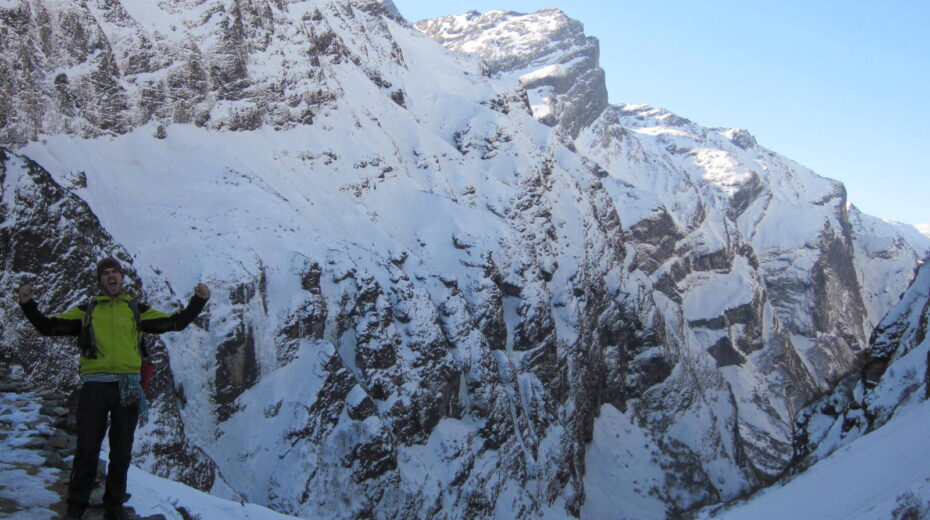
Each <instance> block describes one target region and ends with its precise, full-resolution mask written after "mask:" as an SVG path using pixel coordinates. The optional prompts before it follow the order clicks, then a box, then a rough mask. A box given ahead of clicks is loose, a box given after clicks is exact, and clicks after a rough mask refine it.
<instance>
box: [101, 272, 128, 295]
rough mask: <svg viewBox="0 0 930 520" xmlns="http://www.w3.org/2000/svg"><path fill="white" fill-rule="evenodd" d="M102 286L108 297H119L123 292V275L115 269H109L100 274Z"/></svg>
mask: <svg viewBox="0 0 930 520" xmlns="http://www.w3.org/2000/svg"><path fill="white" fill-rule="evenodd" d="M100 285H102V286H103V292H104V294H106V295H107V296H110V297H113V296H118V295H119V293H120V292H122V290H123V273H121V272H119V269H117V268H115V267H107V268H106V269H104V270H103V273H101V274H100Z"/></svg>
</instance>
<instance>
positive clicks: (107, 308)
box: [21, 293, 207, 375]
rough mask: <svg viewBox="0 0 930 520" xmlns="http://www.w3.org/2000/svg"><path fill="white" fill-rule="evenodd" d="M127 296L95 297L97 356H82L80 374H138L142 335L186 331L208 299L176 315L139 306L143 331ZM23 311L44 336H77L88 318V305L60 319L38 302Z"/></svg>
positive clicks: (195, 300)
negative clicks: (46, 313)
mask: <svg viewBox="0 0 930 520" xmlns="http://www.w3.org/2000/svg"><path fill="white" fill-rule="evenodd" d="M131 301H132V298H131V297H130V296H129V294H128V293H122V294H120V295H119V296H116V297H115V298H112V297H110V296H95V297H94V302H95V303H94V309H93V315H92V316H91V326H92V327H93V331H94V340H95V343H96V347H97V356H96V357H95V358H88V357H85V356H84V355H81V357H80V360H79V361H78V363H79V365H80V372H81V375H87V374H101V373H103V374H138V373H139V371H140V369H141V367H142V357H141V353H140V352H139V339H140V336H141V334H142V333H143V332H148V333H154V334H161V333H163V332H170V331H176V330H183V329H184V328H186V327H187V326H188V325H189V324H190V323H191V322H192V321H193V320H194V318H196V317H197V315H198V314H200V311H201V310H203V307H204V305H206V302H207V301H206V300H204V299H203V298H200V297H198V296H194V297H192V298H191V301H190V302H189V303H188V304H187V307H186V308H185V309H184V310H182V311H180V312H177V313H175V314H166V313H164V312H161V311H158V310H155V309H152V308H151V307H149V306H147V305H145V304H139V305H138V308H139V319H140V322H141V325H142V330H141V331H140V330H138V328H137V327H136V320H135V317H134V316H133V311H132V307H130V302H131ZM21 307H22V309H23V312H24V313H25V314H26V317H27V318H29V321H30V322H32V324H33V325H34V326H35V327H36V329H37V330H38V331H39V332H40V333H41V334H43V335H45V336H76V335H78V334H80V332H81V326H82V323H83V321H84V318H85V316H86V315H87V310H86V309H87V307H86V306H75V307H72V308H70V309H68V310H67V311H65V312H63V313H62V314H59V315H57V316H54V317H51V318H48V317H46V316H45V315H43V314H42V313H41V312H40V311H39V309H38V305H37V304H36V303H35V301H29V302H26V303H24V304H22V305H21Z"/></svg>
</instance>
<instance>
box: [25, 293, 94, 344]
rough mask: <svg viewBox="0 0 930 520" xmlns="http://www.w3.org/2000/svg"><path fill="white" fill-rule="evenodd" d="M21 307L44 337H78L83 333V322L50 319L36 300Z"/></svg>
mask: <svg viewBox="0 0 930 520" xmlns="http://www.w3.org/2000/svg"><path fill="white" fill-rule="evenodd" d="M19 307H20V308H21V309H22V310H23V314H25V315H26V318H27V319H28V320H29V322H30V323H32V326H33V327H35V328H36V330H37V331H39V334H41V335H43V336H77V335H78V334H80V333H81V320H65V319H61V318H49V317H48V316H46V315H44V314H42V311H40V310H39V305H38V304H37V303H36V302H35V300H29V301H28V302H26V303H20V304H19Z"/></svg>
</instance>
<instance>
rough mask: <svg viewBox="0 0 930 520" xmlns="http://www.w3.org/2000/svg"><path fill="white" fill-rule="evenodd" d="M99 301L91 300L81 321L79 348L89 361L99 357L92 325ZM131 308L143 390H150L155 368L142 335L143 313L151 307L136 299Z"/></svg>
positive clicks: (130, 304)
mask: <svg viewBox="0 0 930 520" xmlns="http://www.w3.org/2000/svg"><path fill="white" fill-rule="evenodd" d="M96 305H97V301H96V300H95V299H94V298H91V299H90V300H89V301H88V302H87V305H86V306H85V308H84V320H82V321H81V332H80V333H79V334H78V347H80V349H81V355H83V356H84V357H86V358H89V359H95V358H96V357H97V344H96V340H95V339H94V327H93V325H92V324H91V322H92V318H93V314H94V306H96ZM129 308H130V309H132V318H133V321H135V324H136V330H138V331H139V344H138V345H136V348H137V349H138V351H139V357H140V358H142V389H143V390H148V386H149V382H151V380H152V373H153V372H154V369H155V366H154V364H153V363H152V362H151V361H149V351H148V348H147V347H146V345H145V339H144V337H143V335H142V313H143V312H145V311H147V310H149V306H148V305H146V304H144V303H139V302H138V301H136V300H135V299H134V298H133V299H130V300H129Z"/></svg>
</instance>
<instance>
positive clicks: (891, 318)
mask: <svg viewBox="0 0 930 520" xmlns="http://www.w3.org/2000/svg"><path fill="white" fill-rule="evenodd" d="M928 324H930V264H924V265H923V266H922V267H921V268H920V270H919V271H918V273H917V276H916V278H915V279H914V282H913V283H912V284H911V286H910V288H908V290H907V292H905V294H904V297H903V298H902V299H901V301H900V302H899V303H898V304H897V305H896V306H895V307H894V308H893V309H892V310H891V312H889V313H888V315H887V316H885V318H884V319H883V320H882V322H881V323H880V324H879V326H878V328H877V329H876V331H875V335H874V337H873V338H872V343H871V345H870V347H869V351H868V356H867V362H866V363H865V366H864V368H863V370H862V371H861V372H856V373H853V374H850V375H849V376H847V377H846V378H844V379H843V381H842V382H841V383H840V384H839V385H837V386H836V388H835V389H834V390H833V391H832V392H830V393H828V394H827V395H825V396H823V397H822V398H820V399H818V400H817V401H815V402H814V403H812V404H811V405H810V406H808V407H806V408H805V409H803V410H802V411H801V413H800V414H799V417H798V423H797V428H798V435H797V439H798V441H799V443H798V458H797V460H796V463H795V466H794V467H793V468H792V469H791V472H790V477H791V478H788V479H785V480H786V482H784V483H780V484H779V485H777V486H773V487H772V488H771V489H766V490H764V491H762V492H760V493H759V494H757V495H756V496H753V497H752V499H751V500H748V501H744V502H741V503H736V504H731V505H730V506H728V507H726V508H709V509H708V510H706V511H704V512H703V514H704V516H706V517H707V518H720V519H726V520H736V519H740V518H746V519H750V518H751V519H754V520H762V519H768V518H771V519H779V518H785V517H786V516H791V517H794V518H822V519H825V518H837V519H839V518H846V519H850V520H869V519H877V518H883V519H884V518H891V519H905V518H915V519H923V518H928V517H930V468H928V467H927V465H926V463H925V461H926V460H927V456H928V455H930V450H928V447H927V442H926V437H927V428H928V427H930V400H928V397H930V337H928V335H927V327H928ZM801 470H805V471H803V472H801ZM850 475H855V477H854V478H850Z"/></svg>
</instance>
